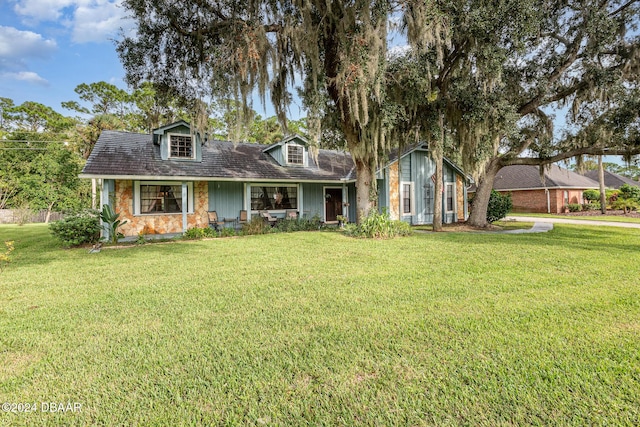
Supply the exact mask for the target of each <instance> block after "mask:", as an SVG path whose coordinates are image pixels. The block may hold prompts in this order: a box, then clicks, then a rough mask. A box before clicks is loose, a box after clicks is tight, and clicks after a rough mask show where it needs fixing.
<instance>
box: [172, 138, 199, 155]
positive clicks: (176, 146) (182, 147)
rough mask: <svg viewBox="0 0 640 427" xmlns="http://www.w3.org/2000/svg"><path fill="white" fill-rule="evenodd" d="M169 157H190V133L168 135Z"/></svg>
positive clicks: (191, 147)
mask: <svg viewBox="0 0 640 427" xmlns="http://www.w3.org/2000/svg"><path fill="white" fill-rule="evenodd" d="M169 157H173V158H178V159H192V158H193V140H192V139H191V135H179V134H173V135H169Z"/></svg>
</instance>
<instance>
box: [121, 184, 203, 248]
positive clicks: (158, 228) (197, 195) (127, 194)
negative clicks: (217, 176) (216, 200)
mask: <svg viewBox="0 0 640 427" xmlns="http://www.w3.org/2000/svg"><path fill="white" fill-rule="evenodd" d="M193 191H194V200H193V204H194V206H193V207H194V213H192V214H187V227H188V228H192V227H206V226H207V225H208V224H209V217H208V215H207V210H208V207H209V193H208V186H207V183H206V182H205V181H198V182H194V183H193ZM115 196H116V197H115V200H116V202H115V204H116V207H115V211H116V212H118V213H120V219H122V220H127V221H128V222H127V223H126V224H125V225H123V226H122V227H120V232H121V233H122V234H124V235H125V236H136V235H138V234H139V233H143V234H167V233H181V232H182V231H183V230H182V214H181V213H176V214H158V215H137V216H136V215H133V181H116V186H115Z"/></svg>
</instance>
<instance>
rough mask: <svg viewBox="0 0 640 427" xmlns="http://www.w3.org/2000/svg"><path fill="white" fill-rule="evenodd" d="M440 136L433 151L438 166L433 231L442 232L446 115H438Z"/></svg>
mask: <svg viewBox="0 0 640 427" xmlns="http://www.w3.org/2000/svg"><path fill="white" fill-rule="evenodd" d="M438 116H439V117H438V122H439V123H438V124H439V125H440V136H439V138H438V141H436V142H435V147H433V149H432V150H431V157H432V158H433V160H434V162H435V164H436V182H435V186H434V189H433V193H434V197H433V231H442V193H443V191H442V157H443V151H444V113H442V112H440V114H439V115H438Z"/></svg>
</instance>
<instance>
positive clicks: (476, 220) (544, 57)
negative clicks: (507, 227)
mask: <svg viewBox="0 0 640 427" xmlns="http://www.w3.org/2000/svg"><path fill="white" fill-rule="evenodd" d="M544 6H545V7H541V10H543V11H544V13H545V15H544V17H543V19H541V20H540V21H537V22H533V24H534V25H537V26H538V31H537V32H536V36H535V37H532V38H530V39H528V40H525V41H524V44H523V49H522V50H521V51H520V53H519V54H517V55H514V56H511V57H510V58H509V61H507V62H506V63H505V64H504V66H503V68H504V70H503V73H504V83H505V89H504V91H503V97H502V99H503V101H504V102H507V103H508V104H509V105H512V106H514V107H515V109H514V110H515V112H516V113H517V115H518V116H519V118H520V120H519V123H518V125H519V127H518V132H517V133H514V134H512V135H509V136H504V135H503V136H501V137H500V140H499V142H500V143H499V144H496V145H495V147H494V149H493V150H492V152H491V154H490V155H489V156H487V157H486V158H485V159H483V160H482V159H481V161H480V162H479V165H480V166H483V167H482V168H479V169H477V170H484V172H483V173H480V174H477V191H476V195H475V197H474V200H473V206H472V210H471V216H470V218H469V222H470V224H472V225H476V226H486V225H487V222H486V218H485V214H484V213H485V212H486V207H487V203H488V200H489V196H490V192H491V189H492V187H493V181H494V178H495V176H496V174H497V173H498V171H499V170H500V169H501V168H502V167H503V166H506V165H512V164H531V165H543V164H548V163H553V162H556V161H559V160H563V159H568V158H571V157H576V156H580V155H585V154H588V155H606V154H627V155H629V154H633V153H634V151H635V152H637V141H636V139H635V138H637V137H635V136H633V132H631V133H630V132H629V128H627V129H623V128H622V127H621V126H620V123H618V124H616V123H614V121H612V120H611V119H612V118H613V117H614V116H616V114H617V118H622V117H623V116H624V112H626V113H628V114H629V115H631V116H633V113H632V112H630V111H628V107H626V106H625V105H623V104H624V103H623V102H605V103H601V104H600V105H599V107H600V108H598V109H590V110H591V113H589V112H588V111H589V109H586V108H583V107H584V105H585V104H590V103H594V102H597V101H598V100H603V99H605V98H607V94H611V95H614V96H615V95H619V93H620V91H621V90H622V91H623V90H624V88H625V86H626V87H627V88H628V87H629V86H628V85H631V88H633V87H634V85H635V84H636V83H635V82H634V79H636V78H637V75H638V67H639V62H640V54H639V52H640V49H639V47H640V44H639V39H638V37H635V38H633V37H632V36H629V33H628V32H627V29H629V28H633V27H635V26H637V24H638V19H639V18H638V16H639V14H638V5H637V2H634V1H622V0H620V1H618V0H609V1H602V2H597V3H596V2H594V3H583V2H576V3H566V2H563V1H548V2H545V5H544ZM608 101H615V100H614V99H609V100H608ZM567 105H570V106H571V109H570V115H569V116H568V117H567V119H568V120H571V119H572V118H576V117H578V116H579V114H578V113H579V112H580V111H582V112H584V113H585V116H589V115H591V114H595V115H591V117H589V118H588V119H587V120H586V122H588V123H587V124H583V125H582V126H581V130H580V131H579V132H578V133H577V134H576V135H566V136H565V137H563V138H557V137H554V135H553V125H552V119H553V118H552V117H551V116H550V115H549V114H548V113H549V112H550V111H552V110H553V109H554V108H559V107H562V106H567ZM615 111H618V113H615ZM635 116H636V117H637V110H636V112H635ZM623 121H624V122H625V123H627V125H628V124H629V121H627V120H623ZM583 122H585V120H583ZM631 129H632V128H631ZM605 130H606V131H607V132H612V133H613V134H615V135H616V136H615V137H613V138H602V136H603V135H604V131H605ZM523 153H526V154H528V156H527V157H523V156H522V155H523Z"/></svg>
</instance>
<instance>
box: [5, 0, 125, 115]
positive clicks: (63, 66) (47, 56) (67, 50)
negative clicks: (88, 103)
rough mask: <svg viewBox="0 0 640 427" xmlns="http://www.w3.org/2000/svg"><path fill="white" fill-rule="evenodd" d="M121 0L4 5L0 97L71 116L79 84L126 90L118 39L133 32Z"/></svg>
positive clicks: (8, 0) (12, 1) (12, 0)
mask: <svg viewBox="0 0 640 427" xmlns="http://www.w3.org/2000/svg"><path fill="white" fill-rule="evenodd" d="M120 2H121V0H0V96H2V97H6V98H11V99H13V100H14V102H15V103H16V104H21V103H22V102H24V101H36V102H40V103H42V104H45V105H48V106H50V107H52V108H53V109H55V110H57V111H59V112H61V113H63V114H68V115H71V112H69V111H66V110H64V109H63V108H62V107H61V105H60V103H61V102H62V101H69V100H77V95H76V94H75V92H74V91H73V89H74V88H75V87H76V86H77V85H79V84H80V83H93V82H98V81H102V80H104V81H106V82H109V83H112V84H115V85H117V86H119V87H122V88H125V87H126V86H125V84H124V82H123V77H124V70H123V68H122V66H121V65H120V61H119V59H118V56H117V55H116V52H115V45H114V43H113V41H112V40H113V38H115V37H116V36H117V35H118V31H119V29H120V28H124V29H127V28H130V27H131V23H130V21H128V20H127V19H125V11H124V10H123V9H122V8H121V7H120V6H119V3H120Z"/></svg>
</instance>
